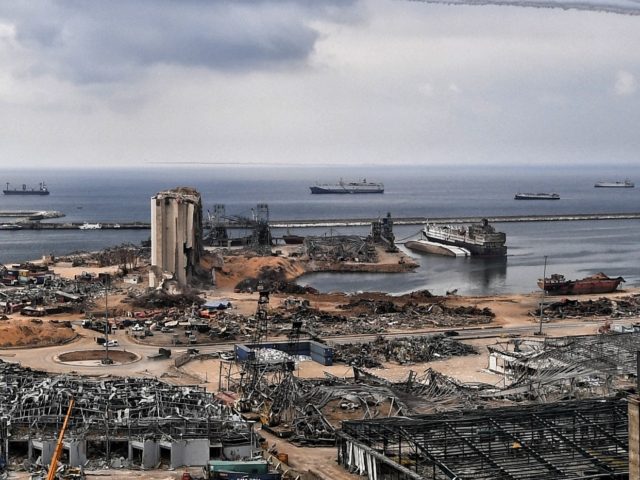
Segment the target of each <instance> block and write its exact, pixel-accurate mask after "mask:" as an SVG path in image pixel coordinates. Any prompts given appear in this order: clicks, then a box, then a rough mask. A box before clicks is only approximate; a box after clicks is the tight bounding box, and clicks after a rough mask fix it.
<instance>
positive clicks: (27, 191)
mask: <svg viewBox="0 0 640 480" xmlns="http://www.w3.org/2000/svg"><path fill="white" fill-rule="evenodd" d="M9 185H10V183H9V182H7V188H5V189H4V190H2V193H3V194H5V195H49V189H48V188H47V185H46V184H45V183H44V182H40V183H39V184H38V188H29V187H27V185H26V184H24V183H23V184H22V188H12V189H10V188H9Z"/></svg>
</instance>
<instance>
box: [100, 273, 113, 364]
mask: <svg viewBox="0 0 640 480" xmlns="http://www.w3.org/2000/svg"><path fill="white" fill-rule="evenodd" d="M110 283H111V275H109V274H106V276H105V277H104V323H105V325H104V348H105V357H104V358H103V359H102V364H103V365H111V364H112V363H113V360H111V359H110V358H109V284H110Z"/></svg>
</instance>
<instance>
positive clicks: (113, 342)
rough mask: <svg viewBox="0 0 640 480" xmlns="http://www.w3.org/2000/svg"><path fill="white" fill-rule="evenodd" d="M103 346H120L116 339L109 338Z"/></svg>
mask: <svg viewBox="0 0 640 480" xmlns="http://www.w3.org/2000/svg"><path fill="white" fill-rule="evenodd" d="M104 346H105V347H118V346H120V344H119V343H118V340H109V341H108V342H106V343H105V344H104Z"/></svg>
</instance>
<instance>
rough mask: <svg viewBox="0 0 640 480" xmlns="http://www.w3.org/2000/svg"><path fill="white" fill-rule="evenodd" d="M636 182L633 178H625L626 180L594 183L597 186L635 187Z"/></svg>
mask: <svg viewBox="0 0 640 480" xmlns="http://www.w3.org/2000/svg"><path fill="white" fill-rule="evenodd" d="M635 186H636V185H635V183H633V182H632V181H631V180H625V181H624V182H598V183H596V184H595V185H594V187H595V188H633V187H635Z"/></svg>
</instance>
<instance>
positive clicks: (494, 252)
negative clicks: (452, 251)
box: [422, 218, 507, 257]
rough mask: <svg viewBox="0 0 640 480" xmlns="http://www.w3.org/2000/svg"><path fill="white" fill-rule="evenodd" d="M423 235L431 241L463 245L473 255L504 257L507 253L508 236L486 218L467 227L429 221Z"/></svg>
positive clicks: (457, 245)
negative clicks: (497, 229)
mask: <svg viewBox="0 0 640 480" xmlns="http://www.w3.org/2000/svg"><path fill="white" fill-rule="evenodd" d="M422 236H423V238H424V239H426V240H428V241H430V242H436V243H440V244H444V245H453V246H456V247H462V248H464V249H466V250H468V251H469V252H470V253H471V255H472V256H483V257H503V256H505V255H506V254H507V247H506V245H505V243H506V241H507V236H506V235H505V234H504V233H503V232H496V230H495V228H494V227H493V226H491V225H489V221H488V220H487V219H486V218H483V219H482V223H479V224H473V225H469V226H467V227H465V226H462V225H455V226H453V225H436V224H434V223H428V224H427V225H425V227H424V228H423V229H422Z"/></svg>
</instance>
